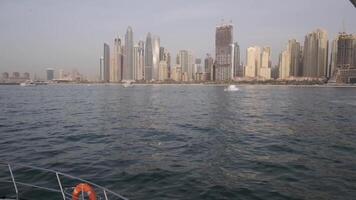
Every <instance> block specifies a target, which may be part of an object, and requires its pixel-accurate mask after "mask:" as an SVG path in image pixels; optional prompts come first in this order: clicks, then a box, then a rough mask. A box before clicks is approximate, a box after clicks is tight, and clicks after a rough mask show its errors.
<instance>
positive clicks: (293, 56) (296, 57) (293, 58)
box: [279, 39, 303, 79]
mask: <svg viewBox="0 0 356 200" xmlns="http://www.w3.org/2000/svg"><path fill="white" fill-rule="evenodd" d="M285 59H289V61H287V60H285ZM302 75H303V65H302V50H301V46H300V43H299V42H297V41H296V40H295V39H291V40H289V41H288V45H287V47H286V49H285V50H284V51H283V52H282V53H281V55H280V62H279V78H280V79H289V78H296V77H301V76H302Z"/></svg>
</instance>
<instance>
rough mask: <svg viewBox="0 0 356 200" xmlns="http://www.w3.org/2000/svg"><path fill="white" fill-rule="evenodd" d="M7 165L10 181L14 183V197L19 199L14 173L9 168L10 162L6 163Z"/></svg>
mask: <svg viewBox="0 0 356 200" xmlns="http://www.w3.org/2000/svg"><path fill="white" fill-rule="evenodd" d="M7 166H8V167H9V171H10V175H11V179H12V182H13V183H14V188H15V192H16V199H19V191H18V190H17V186H16V182H15V178H14V174H13V173H12V169H11V166H10V164H8V165H7Z"/></svg>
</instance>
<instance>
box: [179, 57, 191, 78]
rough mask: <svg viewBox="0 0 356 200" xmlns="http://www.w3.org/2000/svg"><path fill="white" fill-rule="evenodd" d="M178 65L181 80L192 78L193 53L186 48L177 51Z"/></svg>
mask: <svg viewBox="0 0 356 200" xmlns="http://www.w3.org/2000/svg"><path fill="white" fill-rule="evenodd" d="M179 65H180V67H181V74H182V81H192V80H193V67H194V61H193V55H192V53H190V52H189V51H187V50H180V51H179Z"/></svg>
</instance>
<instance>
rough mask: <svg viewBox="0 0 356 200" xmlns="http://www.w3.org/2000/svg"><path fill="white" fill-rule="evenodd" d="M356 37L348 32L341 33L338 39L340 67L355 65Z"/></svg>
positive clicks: (337, 61)
mask: <svg viewBox="0 0 356 200" xmlns="http://www.w3.org/2000/svg"><path fill="white" fill-rule="evenodd" d="M355 40H356V39H355V37H354V36H353V35H351V34H350V35H349V34H346V33H340V34H339V36H338V40H337V60H336V65H337V66H338V67H343V66H352V67H353V66H355V64H356V63H354V58H353V57H354V51H355V50H354V46H355Z"/></svg>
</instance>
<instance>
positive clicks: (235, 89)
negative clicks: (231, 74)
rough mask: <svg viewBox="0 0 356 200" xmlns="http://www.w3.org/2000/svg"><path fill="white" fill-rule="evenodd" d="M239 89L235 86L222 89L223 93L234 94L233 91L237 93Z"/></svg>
mask: <svg viewBox="0 0 356 200" xmlns="http://www.w3.org/2000/svg"><path fill="white" fill-rule="evenodd" d="M239 90H240V89H239V88H238V87H236V85H229V86H228V87H226V88H225V89H224V91H226V92H235V91H239Z"/></svg>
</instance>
